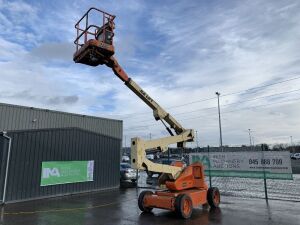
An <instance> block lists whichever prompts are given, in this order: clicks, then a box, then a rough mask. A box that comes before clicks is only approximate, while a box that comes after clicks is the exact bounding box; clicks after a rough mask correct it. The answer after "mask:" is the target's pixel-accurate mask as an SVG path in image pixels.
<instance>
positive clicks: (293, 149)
mask: <svg viewBox="0 0 300 225" xmlns="http://www.w3.org/2000/svg"><path fill="white" fill-rule="evenodd" d="M290 138H291V147H292V151H293V153H295V148H294V146H293V136H290Z"/></svg>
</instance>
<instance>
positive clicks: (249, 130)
mask: <svg viewBox="0 0 300 225" xmlns="http://www.w3.org/2000/svg"><path fill="white" fill-rule="evenodd" d="M248 132H249V141H250V147H251V146H252V140H251V129H248Z"/></svg>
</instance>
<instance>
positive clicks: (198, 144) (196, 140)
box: [196, 131, 199, 151]
mask: <svg viewBox="0 0 300 225" xmlns="http://www.w3.org/2000/svg"><path fill="white" fill-rule="evenodd" d="M196 144H197V151H198V148H199V143H198V131H196Z"/></svg>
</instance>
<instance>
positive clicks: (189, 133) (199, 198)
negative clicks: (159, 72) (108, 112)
mask: <svg viewBox="0 0 300 225" xmlns="http://www.w3.org/2000/svg"><path fill="white" fill-rule="evenodd" d="M92 13H96V14H98V18H99V20H97V21H101V19H102V24H101V25H100V26H98V25H95V24H90V23H89V18H91V14H92ZM114 19H115V16H114V15H111V14H109V13H106V12H104V11H102V10H99V9H96V8H90V9H89V10H88V11H87V12H86V13H85V14H84V15H83V16H82V17H81V19H80V20H79V21H78V22H77V23H76V24H75V28H76V31H77V37H76V39H75V41H74V43H75V45H76V52H75V53H74V56H73V59H74V61H75V62H76V63H82V64H86V65H89V66H98V65H106V66H108V67H110V68H111V69H112V70H113V72H114V74H115V75H116V76H117V77H119V78H120V79H121V80H122V81H123V82H124V83H125V85H126V86H127V87H128V88H129V89H130V90H132V91H133V92H134V93H135V94H136V95H137V96H138V97H139V98H140V99H142V100H143V101H144V102H145V103H146V104H147V105H148V106H149V107H150V108H151V109H152V110H153V115H154V118H155V119H156V120H160V121H161V122H162V123H163V125H164V126H165V127H166V129H167V131H168V132H169V134H170V136H169V137H163V138H160V139H156V140H142V139H141V138H138V137H135V138H132V139H131V165H132V167H133V168H135V169H141V170H148V171H153V172H160V173H163V174H164V177H165V179H163V180H162V182H163V183H164V184H165V185H166V187H167V189H168V190H165V191H156V192H155V194H154V193H152V192H151V191H143V192H141V194H140V196H139V208H140V209H141V210H142V211H151V210H152V209H153V208H163V209H169V210H172V211H176V212H177V213H178V214H179V215H181V216H182V217H184V218H189V217H190V216H191V213H192V209H193V207H195V206H198V205H200V204H202V205H203V204H206V203H207V202H208V203H209V204H210V205H211V206H212V207H218V205H219V202H220V193H219V191H218V189H217V188H210V189H208V187H207V185H206V183H205V180H204V169H203V166H202V164H200V163H194V164H192V165H190V166H188V167H186V168H183V167H182V164H181V163H177V164H175V165H171V166H169V165H162V164H157V163H153V162H152V161H150V160H148V159H147V158H146V151H147V150H148V149H158V150H160V151H161V152H165V151H167V150H168V146H169V145H171V144H175V143H176V144H177V146H178V147H185V144H186V142H191V141H193V140H194V131H193V130H192V129H184V128H183V127H182V126H181V124H180V123H178V122H177V121H176V120H175V118H173V117H172V116H171V115H170V114H169V113H167V112H166V111H165V110H164V109H163V108H162V107H161V106H160V105H159V104H158V103H157V102H156V101H154V100H153V99H152V98H151V97H150V96H149V95H148V94H147V93H146V92H145V91H144V90H143V89H142V88H141V87H140V86H139V85H138V84H137V83H135V82H134V81H133V80H132V79H131V78H129V77H128V75H127V74H126V72H125V71H124V70H123V69H122V67H121V66H120V65H119V63H118V61H117V60H116V58H115V57H114V56H113V55H114V53H115V50H114V45H113V37H114V28H115V23H114ZM166 124H168V125H169V126H170V127H168V126H167V125H166Z"/></svg>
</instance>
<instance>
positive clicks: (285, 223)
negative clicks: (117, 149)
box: [0, 188, 300, 225]
mask: <svg viewBox="0 0 300 225" xmlns="http://www.w3.org/2000/svg"><path fill="white" fill-rule="evenodd" d="M140 191H142V190H137V189H136V188H127V189H119V190H115V191H108V192H98V193H95V192H94V193H88V194H81V195H73V196H67V197H61V198H52V199H44V200H36V201H30V202H23V203H15V204H8V205H6V206H5V207H4V208H2V211H1V222H0V224H1V225H2V224H5V225H35V224H39V225H50V224H53V225H54V224H55V225H77V224H78V225H90V224H91V225H94V224H105V225H109V224H120V225H126V224H128V225H133V224H145V225H155V224H160V225H177V224H185V225H193V224H195V225H196V224H197V225H208V224H218V225H222V224H228V225H229V224H230V225H234V224H238V225H250V224H255V225H257V224H272V225H277V224H282V225H296V224H297V225H299V224H300V215H299V214H300V213H299V212H300V211H299V208H300V203H299V202H290V201H278V200H269V203H268V204H267V203H266V201H265V200H263V199H243V198H239V197H226V196H224V197H222V204H221V206H220V209H218V210H209V209H203V208H202V207H200V208H197V209H194V211H193V214H192V217H191V219H188V220H183V219H180V218H178V217H177V216H176V215H175V213H172V212H169V211H166V210H159V209H154V210H153V213H151V214H147V213H141V212H140V210H139V209H138V206H137V197H138V193H139V192H140Z"/></svg>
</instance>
